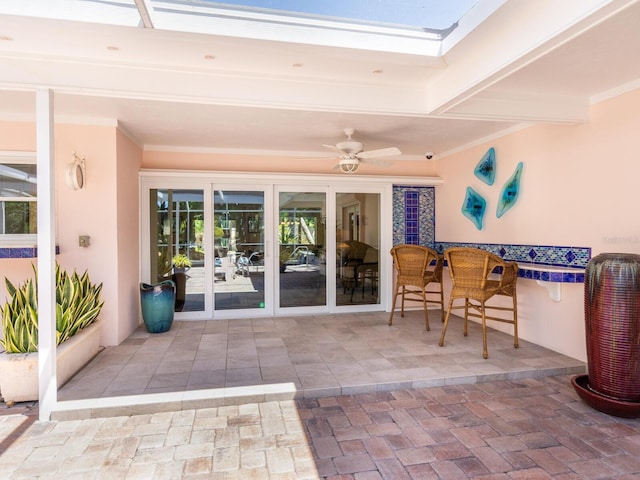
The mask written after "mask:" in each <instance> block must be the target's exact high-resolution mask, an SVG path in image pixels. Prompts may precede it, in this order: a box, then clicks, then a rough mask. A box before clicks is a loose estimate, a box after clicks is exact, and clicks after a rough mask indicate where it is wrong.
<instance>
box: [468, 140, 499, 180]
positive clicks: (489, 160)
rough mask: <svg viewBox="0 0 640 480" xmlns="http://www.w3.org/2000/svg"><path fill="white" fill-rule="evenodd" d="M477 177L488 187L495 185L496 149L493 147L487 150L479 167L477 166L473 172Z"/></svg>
mask: <svg viewBox="0 0 640 480" xmlns="http://www.w3.org/2000/svg"><path fill="white" fill-rule="evenodd" d="M473 173H474V174H475V176H476V177H478V178H479V179H480V180H482V181H483V182H484V183H486V184H487V185H493V182H494V181H495V179H496V149H495V148H493V147H491V148H490V149H489V150H487V153H485V154H484V155H483V156H482V158H481V159H480V161H479V162H478V165H476V168H475V170H474V171H473Z"/></svg>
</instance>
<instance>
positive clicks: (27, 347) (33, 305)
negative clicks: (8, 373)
mask: <svg viewBox="0 0 640 480" xmlns="http://www.w3.org/2000/svg"><path fill="white" fill-rule="evenodd" d="M33 270H34V273H36V277H37V272H36V268H35V266H34V268H33ZM5 283H6V287H7V293H8V294H9V296H10V297H11V300H10V301H8V302H6V304H5V305H4V307H0V314H1V315H2V331H3V334H4V339H3V340H0V345H2V347H3V348H4V349H5V350H6V351H7V353H27V352H36V351H38V297H37V290H38V289H37V282H36V281H35V280H33V279H28V280H27V281H26V282H25V283H24V284H22V285H18V286H15V285H13V284H12V283H11V282H10V281H9V280H8V279H6V278H5ZM101 291H102V284H99V285H95V284H92V283H91V280H90V279H89V275H88V274H87V272H85V273H84V274H83V275H78V273H77V272H75V271H74V272H73V274H71V275H70V274H68V273H67V272H65V271H64V270H62V269H61V268H60V265H57V264H56V344H57V345H60V344H61V343H62V342H64V341H65V340H67V339H69V338H70V337H72V336H73V335H75V334H76V333H78V332H79V331H80V330H82V329H83V328H87V327H88V326H89V325H91V324H92V323H93V322H95V321H96V320H97V318H98V314H99V313H100V310H101V309H102V306H103V304H104V302H101V301H100V292H101Z"/></svg>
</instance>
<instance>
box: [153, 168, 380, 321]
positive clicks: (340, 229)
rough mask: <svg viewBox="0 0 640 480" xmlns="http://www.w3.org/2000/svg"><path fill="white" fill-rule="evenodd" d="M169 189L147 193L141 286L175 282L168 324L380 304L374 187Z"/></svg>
mask: <svg viewBox="0 0 640 480" xmlns="http://www.w3.org/2000/svg"><path fill="white" fill-rule="evenodd" d="M165 182H167V180H166V179H165ZM174 183H175V185H173V186H169V185H168V184H166V185H167V186H165V185H162V186H157V185H152V186H150V187H149V188H148V189H147V190H146V192H147V194H146V198H147V199H148V203H146V202H145V203H146V205H145V204H144V203H143V222H144V223H143V224H145V225H147V228H146V229H145V230H146V231H145V237H146V241H145V242H144V243H145V244H146V245H147V247H146V248H143V254H144V255H143V258H145V259H146V261H145V262H143V269H142V279H141V280H142V281H145V282H149V281H150V282H160V281H163V280H166V279H172V280H174V282H175V283H176V287H177V302H176V310H177V311H176V318H178V319H202V318H220V319H223V318H239V317H256V316H270V315H274V314H275V315H287V314H298V313H300V314H315V313H331V312H341V311H374V310H380V309H382V308H384V305H383V301H382V299H383V296H382V295H381V291H384V288H385V284H386V283H387V281H385V274H384V272H385V271H389V270H390V269H389V266H388V265H386V264H385V260H387V259H386V258H385V256H383V255H381V253H380V252H381V251H385V250H388V248H389V246H388V245H389V243H388V240H387V243H386V244H385V235H382V232H383V229H382V225H384V224H385V222H384V218H385V213H384V208H383V201H382V199H383V197H384V189H383V188H381V187H379V186H370V187H369V188H363V187H361V186H360V187H358V188H354V186H353V185H349V186H341V185H338V186H330V185H326V184H325V185H314V184H313V183H309V184H307V185H305V184H303V185H302V186H301V185H296V186H292V185H285V184H280V185H279V184H277V183H265V184H263V185H261V184H258V183H255V182H254V184H253V185H251V186H247V185H246V184H239V183H232V182H216V181H213V182H210V183H206V182H201V181H197V179H192V181H191V182H174ZM143 198H144V197H143ZM145 210H146V211H145ZM387 224H388V225H389V232H387V233H388V235H386V236H388V237H390V222H388V223H387ZM177 255H181V256H184V257H186V258H187V259H188V263H189V264H190V265H188V266H187V267H186V268H185V269H183V270H181V269H180V268H177V264H175V258H176V256H177Z"/></svg>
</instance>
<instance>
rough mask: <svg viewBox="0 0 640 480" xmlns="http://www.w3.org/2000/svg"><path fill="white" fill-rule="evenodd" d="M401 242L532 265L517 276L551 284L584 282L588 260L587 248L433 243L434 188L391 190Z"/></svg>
mask: <svg viewBox="0 0 640 480" xmlns="http://www.w3.org/2000/svg"><path fill="white" fill-rule="evenodd" d="M403 243H406V244H411V245H424V246H427V247H431V248H433V249H435V250H436V251H438V252H439V253H443V252H444V251H445V250H446V249H447V248H451V247H475V248H482V249H484V250H488V251H490V252H492V253H495V254H496V255H498V256H500V257H502V258H504V259H505V260H510V261H515V262H519V263H528V264H532V267H531V268H527V269H525V268H521V269H520V272H519V273H518V275H519V276H520V277H522V278H530V279H533V280H543V281H550V282H563V283H579V282H584V271H583V269H584V268H585V267H586V266H587V263H588V262H589V260H590V259H591V248H589V247H565V246H554V245H513V244H496V243H465V242H436V240H435V188H434V187H410V186H394V187H393V244H394V245H399V244H403ZM535 265H540V266H542V265H544V266H550V267H563V268H575V269H576V271H575V272H548V271H542V270H536V269H535Z"/></svg>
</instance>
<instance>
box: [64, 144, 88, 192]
mask: <svg viewBox="0 0 640 480" xmlns="http://www.w3.org/2000/svg"><path fill="white" fill-rule="evenodd" d="M84 164H85V161H84V157H80V156H79V155H78V154H77V153H76V152H73V162H71V163H70V164H69V165H67V172H66V181H67V185H68V186H69V188H70V189H72V190H81V189H83V188H84V185H85V180H86V179H85V168H84Z"/></svg>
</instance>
